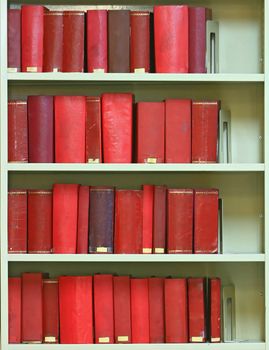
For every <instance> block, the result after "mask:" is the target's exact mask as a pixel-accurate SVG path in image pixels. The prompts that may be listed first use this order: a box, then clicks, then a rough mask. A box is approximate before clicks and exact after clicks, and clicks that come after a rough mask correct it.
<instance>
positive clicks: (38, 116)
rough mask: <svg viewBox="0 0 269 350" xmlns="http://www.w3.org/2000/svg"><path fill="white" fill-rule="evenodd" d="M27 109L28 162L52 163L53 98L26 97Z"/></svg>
mask: <svg viewBox="0 0 269 350" xmlns="http://www.w3.org/2000/svg"><path fill="white" fill-rule="evenodd" d="M27 107H28V144H29V162H30V163H53V161H54V115H53V114H54V108H53V96H28V101H27Z"/></svg>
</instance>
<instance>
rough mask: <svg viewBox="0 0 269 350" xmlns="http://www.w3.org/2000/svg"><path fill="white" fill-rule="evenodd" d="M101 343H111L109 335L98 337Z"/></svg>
mask: <svg viewBox="0 0 269 350" xmlns="http://www.w3.org/2000/svg"><path fill="white" fill-rule="evenodd" d="M98 342H99V343H109V337H101V338H98Z"/></svg>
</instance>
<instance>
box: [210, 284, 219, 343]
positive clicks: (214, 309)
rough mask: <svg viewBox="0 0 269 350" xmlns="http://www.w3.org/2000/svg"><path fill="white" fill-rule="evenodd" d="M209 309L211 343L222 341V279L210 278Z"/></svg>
mask: <svg viewBox="0 0 269 350" xmlns="http://www.w3.org/2000/svg"><path fill="white" fill-rule="evenodd" d="M209 295H210V300H209V310H210V335H209V340H210V342H211V343H220V341H221V280H220V278H210V279H209Z"/></svg>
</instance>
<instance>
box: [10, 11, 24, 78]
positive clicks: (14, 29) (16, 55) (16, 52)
mask: <svg viewBox="0 0 269 350" xmlns="http://www.w3.org/2000/svg"><path fill="white" fill-rule="evenodd" d="M7 33H8V39H7V42H8V43H7V45H8V63H7V67H8V72H12V73H13V72H14V73H16V72H20V71H21V10H19V9H17V10H15V9H8V28H7Z"/></svg>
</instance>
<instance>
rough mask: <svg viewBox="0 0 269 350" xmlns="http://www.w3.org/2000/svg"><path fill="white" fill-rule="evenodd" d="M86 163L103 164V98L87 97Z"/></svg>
mask: <svg viewBox="0 0 269 350" xmlns="http://www.w3.org/2000/svg"><path fill="white" fill-rule="evenodd" d="M86 104H87V105H86V108H87V115H86V159H85V161H86V163H102V128H101V118H102V115H101V98H100V97H97V96H93V97H86Z"/></svg>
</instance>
